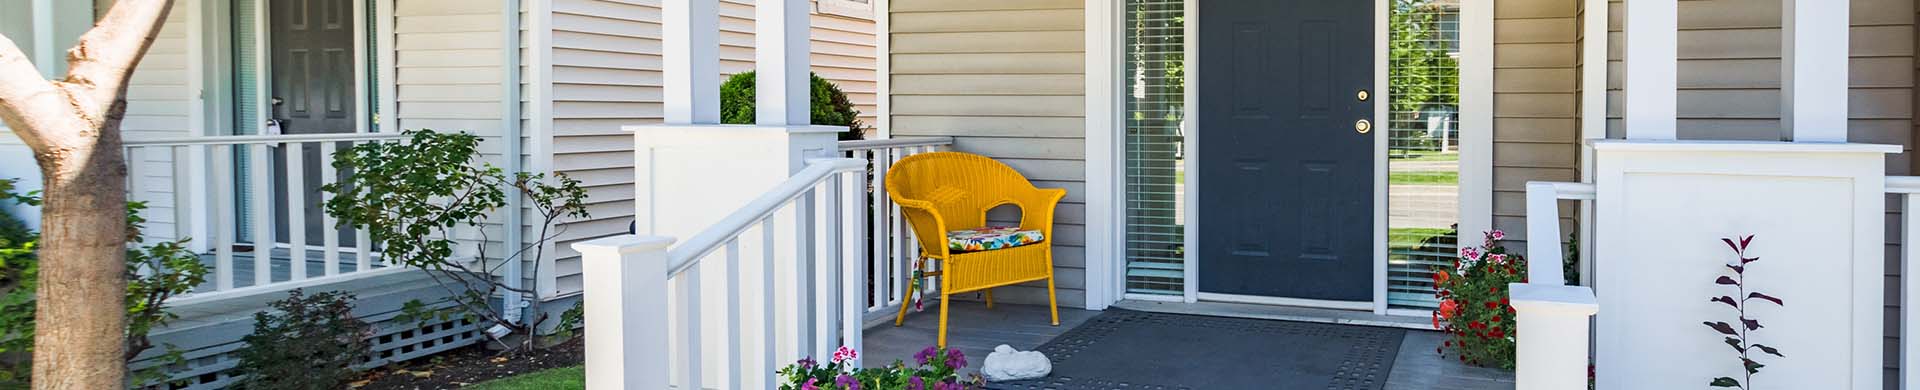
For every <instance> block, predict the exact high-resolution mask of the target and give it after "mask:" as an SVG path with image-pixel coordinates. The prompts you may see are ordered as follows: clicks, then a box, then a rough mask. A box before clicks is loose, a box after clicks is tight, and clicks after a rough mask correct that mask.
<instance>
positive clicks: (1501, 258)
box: [1487, 253, 1507, 264]
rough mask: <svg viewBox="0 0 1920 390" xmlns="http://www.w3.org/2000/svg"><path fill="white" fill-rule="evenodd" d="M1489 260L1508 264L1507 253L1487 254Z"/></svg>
mask: <svg viewBox="0 0 1920 390" xmlns="http://www.w3.org/2000/svg"><path fill="white" fill-rule="evenodd" d="M1487 261H1491V262H1493V263H1494V264H1506V262H1507V255H1503V254H1498V253H1495V254H1491V255H1487Z"/></svg>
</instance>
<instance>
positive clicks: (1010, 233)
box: [947, 226, 1047, 253]
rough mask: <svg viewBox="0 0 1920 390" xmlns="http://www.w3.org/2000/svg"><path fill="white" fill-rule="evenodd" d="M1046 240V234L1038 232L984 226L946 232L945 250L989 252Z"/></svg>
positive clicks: (1010, 227) (1007, 227)
mask: <svg viewBox="0 0 1920 390" xmlns="http://www.w3.org/2000/svg"><path fill="white" fill-rule="evenodd" d="M1046 239H1047V237H1046V234H1044V233H1041V232H1040V231H1039V230H1020V228H1018V227H1012V226H986V227H977V228H972V229H960V230H955V231H951V232H947V250H950V251H953V252H955V253H961V252H979V251H990V250H995V249H1007V248H1012V247H1017V246H1023V245H1032V244H1037V243H1040V242H1041V241H1046Z"/></svg>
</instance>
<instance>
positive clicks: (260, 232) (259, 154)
mask: <svg viewBox="0 0 1920 390" xmlns="http://www.w3.org/2000/svg"><path fill="white" fill-rule="evenodd" d="M248 147H249V149H248V153H247V154H248V156H247V160H248V163H249V164H248V167H247V171H248V173H247V177H248V178H249V180H252V182H251V183H249V184H252V185H250V186H249V187H252V189H251V191H250V192H252V193H253V198H252V202H249V203H251V204H252V210H251V211H252V212H253V285H254V286H265V285H267V284H269V283H272V282H273V244H274V241H275V240H274V239H273V233H274V232H273V228H274V226H273V163H272V161H273V148H271V147H269V146H268V145H267V144H252V145H248Z"/></svg>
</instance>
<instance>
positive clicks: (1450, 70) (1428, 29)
mask: <svg viewBox="0 0 1920 390" xmlns="http://www.w3.org/2000/svg"><path fill="white" fill-rule="evenodd" d="M1439 7H1441V5H1439V4H1436V2H1434V1H1433V0H1394V1H1393V13H1392V15H1391V16H1390V20H1389V26H1391V27H1390V28H1389V31H1388V34H1391V35H1390V37H1391V39H1389V42H1391V43H1390V44H1389V46H1388V49H1387V50H1388V58H1389V61H1390V63H1389V66H1388V70H1389V72H1388V73H1389V74H1388V77H1389V79H1390V80H1391V82H1389V83H1388V87H1387V90H1388V92H1389V93H1390V94H1391V98H1392V100H1393V102H1392V103H1391V104H1392V111H1393V113H1394V114H1393V115H1395V116H1396V117H1395V118H1393V119H1394V120H1395V121H1396V122H1400V121H1406V120H1413V119H1416V118H1415V117H1414V116H1415V115H1418V114H1417V113H1418V112H1420V111H1421V110H1422V109H1425V108H1427V107H1429V106H1431V105H1436V104H1446V105H1457V104H1459V102H1460V99H1459V96H1460V83H1459V80H1460V59H1458V58H1454V57H1453V56H1452V55H1451V54H1450V53H1448V52H1449V51H1450V50H1451V49H1453V48H1452V47H1450V44H1449V43H1448V42H1447V39H1449V37H1447V36H1444V35H1443V34H1442V30H1441V27H1442V24H1441V19H1440V15H1441V12H1439V11H1440V9H1439Z"/></svg>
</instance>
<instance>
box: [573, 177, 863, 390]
mask: <svg viewBox="0 0 1920 390" xmlns="http://www.w3.org/2000/svg"><path fill="white" fill-rule="evenodd" d="M866 165H867V162H866V161H865V160H860V159H846V158H836V159H817V160H809V161H808V165H807V167H806V168H805V169H802V170H801V171H799V172H797V173H795V174H793V175H792V176H791V177H790V178H788V179H787V181H785V182H783V183H781V184H779V185H778V186H775V187H774V188H773V189H771V190H768V191H767V192H765V193H763V194H761V195H760V196H759V197H757V198H754V199H753V200H752V201H750V202H748V203H747V204H746V205H745V206H744V207H741V208H740V209H738V210H737V211H734V212H733V213H731V214H729V215H727V216H726V217H724V218H723V219H721V220H720V221H719V222H717V223H715V224H713V225H712V226H710V227H708V228H706V229H705V230H702V231H701V232H700V233H697V234H695V235H694V236H693V237H691V238H688V239H687V240H686V241H685V242H682V243H680V244H679V245H672V244H673V242H674V239H673V238H668V237H659V236H634V235H623V236H615V237H608V238H602V239H598V240H593V241H589V242H584V243H578V244H574V245H573V248H574V249H575V250H578V251H579V252H580V253H581V255H582V256H583V258H584V266H585V269H584V278H585V288H586V304H585V308H586V324H585V325H586V326H585V327H586V329H587V336H588V337H589V338H590V339H592V340H594V342H592V343H589V344H588V345H587V354H586V366H587V384H588V386H589V387H590V388H595V389H666V388H669V385H670V384H671V386H672V387H674V388H680V389H704V388H720V389H771V388H774V387H775V385H774V380H775V377H774V373H773V371H774V370H775V369H776V368H777V367H778V366H777V364H779V363H780V362H792V361H794V360H796V359H798V358H800V357H802V356H812V357H815V358H816V359H821V360H825V359H826V357H827V356H829V355H830V354H831V353H832V351H833V350H834V348H836V347H838V346H847V347H851V348H854V349H856V350H858V349H859V348H860V341H861V334H862V329H863V327H864V323H863V321H862V316H863V315H864V313H865V312H866V311H864V310H860V308H863V307H866V304H865V299H866V291H864V286H863V284H865V283H863V282H862V281H864V280H868V279H866V278H865V276H866V273H865V272H866V267H867V257H866V256H867V253H866V252H865V251H861V250H856V248H861V247H862V241H863V237H864V235H865V233H866V222H867V215H866V211H865V210H864V207H863V206H864V203H865V200H864V199H865V196H864V195H865V194H866V192H865V188H866V187H867V179H866V172H865V169H866ZM789 213H790V214H789ZM788 216H791V217H788ZM782 229H787V230H782ZM749 233H758V235H757V236H752V235H750V234H749ZM743 246H744V247H748V248H747V249H743ZM753 249H757V250H758V252H759V253H758V254H757V256H758V257H759V258H760V261H758V262H754V263H743V262H742V257H743V256H754V255H755V254H754V253H753V252H755V251H754V250H753ZM714 255H718V256H717V258H716V256H714ZM711 260H719V261H723V262H724V263H723V264H719V265H717V268H716V265H715V264H712V263H710V262H709V261H711ZM703 269H707V270H709V272H711V270H720V271H721V272H722V273H723V274H722V275H720V276H719V278H717V280H720V281H721V283H722V284H723V285H721V286H713V287H709V288H705V289H703V288H702V283H703V279H706V280H709V281H711V280H716V279H715V278H711V277H709V278H703V277H702V276H701V272H702V270H703ZM749 275H751V276H754V277H756V278H755V279H757V280H743V278H746V277H747V276H749ZM714 292H718V293H720V294H721V295H723V296H722V297H718V299H719V300H720V301H722V302H724V303H721V304H708V303H702V302H703V300H705V299H709V298H707V297H705V296H704V295H705V294H710V293H714ZM749 308H751V309H753V310H749ZM715 309H718V310H723V311H724V312H722V313H710V312H708V311H709V310H715ZM663 313H664V315H662V314H663ZM715 318H719V319H720V320H719V321H717V322H716V321H713V319H715ZM704 332H722V333H723V334H722V335H719V337H713V336H712V335H703V333H704ZM767 340H771V342H767ZM709 348H712V349H713V350H712V351H709V350H708V349H709ZM710 353H713V354H717V355H718V358H717V359H712V360H709V359H708V358H707V357H706V356H708V355H709V354H710ZM709 362H717V363H718V364H719V365H720V366H719V367H703V365H704V364H705V363H709ZM854 364H856V365H857V364H858V361H855V363H854ZM709 379H717V380H718V381H719V382H720V383H712V384H710V383H704V382H706V381H707V380H709Z"/></svg>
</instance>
